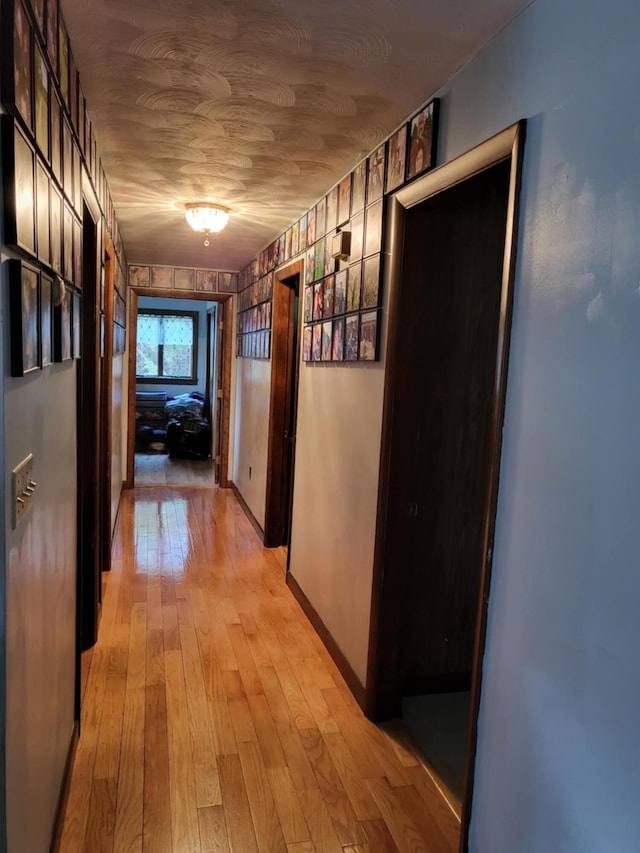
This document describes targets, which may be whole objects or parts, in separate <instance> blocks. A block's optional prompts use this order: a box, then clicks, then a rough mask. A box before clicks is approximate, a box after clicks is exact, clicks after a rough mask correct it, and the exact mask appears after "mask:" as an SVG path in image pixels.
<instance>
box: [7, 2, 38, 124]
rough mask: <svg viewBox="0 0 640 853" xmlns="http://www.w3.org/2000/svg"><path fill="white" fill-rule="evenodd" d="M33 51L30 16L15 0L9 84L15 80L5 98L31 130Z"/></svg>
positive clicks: (21, 4)
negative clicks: (11, 64) (11, 65)
mask: <svg viewBox="0 0 640 853" xmlns="http://www.w3.org/2000/svg"><path fill="white" fill-rule="evenodd" d="M32 50H33V33H32V29H31V23H30V21H29V15H28V14H27V10H26V9H25V7H24V5H23V3H22V0H13V74H12V73H11V71H9V76H7V82H8V81H9V80H11V79H12V80H13V92H11V93H9V92H6V91H5V98H6V100H7V101H8V102H9V103H13V104H14V106H15V110H16V113H17V114H18V115H20V117H21V118H22V120H23V121H24V123H25V124H26V126H27V127H28V128H29V129H30V130H31V129H32V128H33V76H32V68H33V64H32V61H31V57H32Z"/></svg>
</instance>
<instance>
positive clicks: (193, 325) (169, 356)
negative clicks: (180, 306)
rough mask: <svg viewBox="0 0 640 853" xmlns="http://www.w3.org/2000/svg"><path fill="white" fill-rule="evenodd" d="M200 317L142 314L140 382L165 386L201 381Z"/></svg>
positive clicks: (187, 313) (181, 313)
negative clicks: (199, 371)
mask: <svg viewBox="0 0 640 853" xmlns="http://www.w3.org/2000/svg"><path fill="white" fill-rule="evenodd" d="M197 363H198V314H197V313H196V312H195V311H156V310H151V309H144V310H141V311H139V312H138V340H137V345H136V379H138V380H139V381H142V382H150V383H153V382H162V383H163V384H165V385H168V384H177V385H195V384H196V382H197V381H198V376H197V370H196V365H197Z"/></svg>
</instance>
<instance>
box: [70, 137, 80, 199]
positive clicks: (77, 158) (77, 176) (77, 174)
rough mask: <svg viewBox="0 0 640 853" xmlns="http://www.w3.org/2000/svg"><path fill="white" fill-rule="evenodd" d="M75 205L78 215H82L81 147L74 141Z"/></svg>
mask: <svg viewBox="0 0 640 853" xmlns="http://www.w3.org/2000/svg"><path fill="white" fill-rule="evenodd" d="M71 153H72V155H73V207H74V210H75V212H76V213H77V214H78V216H82V167H81V165H80V149H79V148H78V146H77V144H76V143H75V142H74V143H73V149H72V152H71Z"/></svg>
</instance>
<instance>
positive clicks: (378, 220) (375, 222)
mask: <svg viewBox="0 0 640 853" xmlns="http://www.w3.org/2000/svg"><path fill="white" fill-rule="evenodd" d="M364 233H365V237H364V254H365V257H366V256H367V255H374V254H376V253H377V252H380V250H381V249H382V200H380V201H377V202H376V203H375V204H372V205H370V207H368V208H367V214H366V221H365V229H364Z"/></svg>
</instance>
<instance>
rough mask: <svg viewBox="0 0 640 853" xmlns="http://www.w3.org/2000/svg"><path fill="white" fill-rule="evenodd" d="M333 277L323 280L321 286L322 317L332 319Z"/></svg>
mask: <svg viewBox="0 0 640 853" xmlns="http://www.w3.org/2000/svg"><path fill="white" fill-rule="evenodd" d="M335 279H336V277H335V275H330V276H327V278H325V280H324V282H323V286H322V317H323V319H326V318H327V317H333V313H334V293H335Z"/></svg>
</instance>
